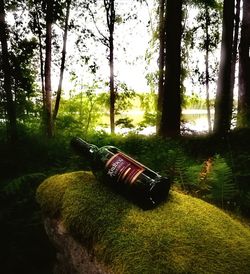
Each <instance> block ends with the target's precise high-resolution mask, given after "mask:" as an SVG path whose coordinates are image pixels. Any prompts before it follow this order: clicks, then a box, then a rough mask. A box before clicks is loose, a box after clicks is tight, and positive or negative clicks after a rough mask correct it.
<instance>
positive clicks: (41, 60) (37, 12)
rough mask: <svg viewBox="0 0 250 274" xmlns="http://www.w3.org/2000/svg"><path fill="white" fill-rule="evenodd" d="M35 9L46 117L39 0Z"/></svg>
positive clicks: (44, 104)
mask: <svg viewBox="0 0 250 274" xmlns="http://www.w3.org/2000/svg"><path fill="white" fill-rule="evenodd" d="M35 9H36V20H37V27H38V41H39V58H40V77H41V85H42V98H43V117H44V115H45V106H46V99H45V97H46V96H45V87H44V61H43V46H42V28H41V24H40V17H39V7H38V6H37V2H35Z"/></svg>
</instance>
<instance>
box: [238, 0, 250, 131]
mask: <svg viewBox="0 0 250 274" xmlns="http://www.w3.org/2000/svg"><path fill="white" fill-rule="evenodd" d="M249 49H250V1H249V0H243V17H242V24H241V38H240V45H239V98H238V119H237V126H239V127H250V77H249V75H250V51H249Z"/></svg>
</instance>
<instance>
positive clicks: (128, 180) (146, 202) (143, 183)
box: [71, 137, 170, 210]
mask: <svg viewBox="0 0 250 274" xmlns="http://www.w3.org/2000/svg"><path fill="white" fill-rule="evenodd" d="M71 146H72V147H73V148H74V149H75V151H76V152H77V153H78V154H79V155H81V156H83V157H85V158H86V159H87V160H88V161H90V165H91V168H92V171H93V173H94V174H95V176H96V177H97V178H98V179H99V180H100V181H102V182H103V183H105V184H107V185H109V186H110V187H111V188H112V189H113V190H114V191H115V192H118V193H119V194H121V195H123V196H124V197H126V198H127V199H128V200H130V201H132V202H134V203H135V204H137V205H138V206H140V207H141V208H142V209H145V210H147V209H152V208H154V207H156V206H157V205H158V204H160V203H162V202H163V201H165V200H166V199H167V196H168V192H169V189H170V181H169V179H168V178H166V177H162V176H160V175H159V174H158V173H156V172H154V171H153V170H151V169H149V168H148V167H146V166H144V165H143V164H141V163H139V162H138V161H136V160H134V159H133V158H131V157H130V156H128V155H126V154H125V153H123V152H121V151H120V150H119V149H118V148H116V147H114V146H103V147H101V148H98V147H97V146H95V145H93V144H89V143H87V142H86V141H84V140H83V139H81V138H78V137H76V138H73V139H72V140H71Z"/></svg>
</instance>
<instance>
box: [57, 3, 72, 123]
mask: <svg viewBox="0 0 250 274" xmlns="http://www.w3.org/2000/svg"><path fill="white" fill-rule="evenodd" d="M70 4H71V0H67V7H66V17H65V26H64V36H63V49H62V59H61V68H60V78H59V84H58V88H57V93H56V102H55V108H54V112H53V124H55V120H56V117H57V114H58V110H59V105H60V100H61V93H62V82H63V74H64V69H65V59H66V45H67V36H68V24H69V12H70Z"/></svg>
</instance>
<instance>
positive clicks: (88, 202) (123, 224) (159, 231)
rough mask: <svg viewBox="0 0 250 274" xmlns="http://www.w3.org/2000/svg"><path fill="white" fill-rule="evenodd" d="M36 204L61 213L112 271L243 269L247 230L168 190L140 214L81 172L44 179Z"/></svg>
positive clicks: (249, 265) (249, 241)
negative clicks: (159, 201) (161, 201)
mask: <svg viewBox="0 0 250 274" xmlns="http://www.w3.org/2000/svg"><path fill="white" fill-rule="evenodd" d="M37 201H38V202H39V204H40V205H41V207H42V210H43V211H44V212H45V213H46V214H47V215H50V216H51V217H53V216H55V214H57V213H60V215H61V216H62V219H63V222H64V224H65V226H66V228H67V229H68V231H69V232H70V233H72V234H73V235H75V237H77V238H78V239H80V240H81V241H82V243H84V244H85V245H86V246H87V247H89V248H90V249H91V252H93V254H94V255H95V257H96V258H97V260H98V261H99V262H100V263H104V264H105V265H106V266H107V267H108V268H109V270H110V272H113V273H131V274H137V273H138V274H141V273H145V274H147V273H150V274H151V273H199V274H201V273H228V274H230V273H233V274H237V273H240V274H244V273H249V269H250V230H249V227H248V226H246V225H244V224H242V223H241V222H239V221H238V220H235V219H233V218H232V217H230V216H229V215H227V214H226V213H225V212H223V211H222V210H220V209H218V208H216V207H215V206H213V205H210V204H208V203H206V202H204V201H201V200H199V199H196V198H194V197H191V196H188V195H184V194H182V193H179V192H176V191H171V192H170V195H169V199H168V201H167V202H166V203H164V204H163V205H161V206H159V207H158V208H156V209H154V210H152V211H142V210H141V209H139V208H137V207H136V206H134V205H133V204H131V203H129V202H128V201H126V200H125V199H123V198H122V197H121V196H119V195H116V194H114V193H113V192H111V191H110V189H107V188H106V187H105V186H104V185H102V184H100V183H98V182H97V181H96V180H95V178H94V177H93V175H92V174H91V173H88V172H73V173H68V174H63V175H57V176H53V177H51V178H48V179H47V180H46V181H45V182H44V183H43V184H41V185H40V186H39V188H38V190H37Z"/></svg>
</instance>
